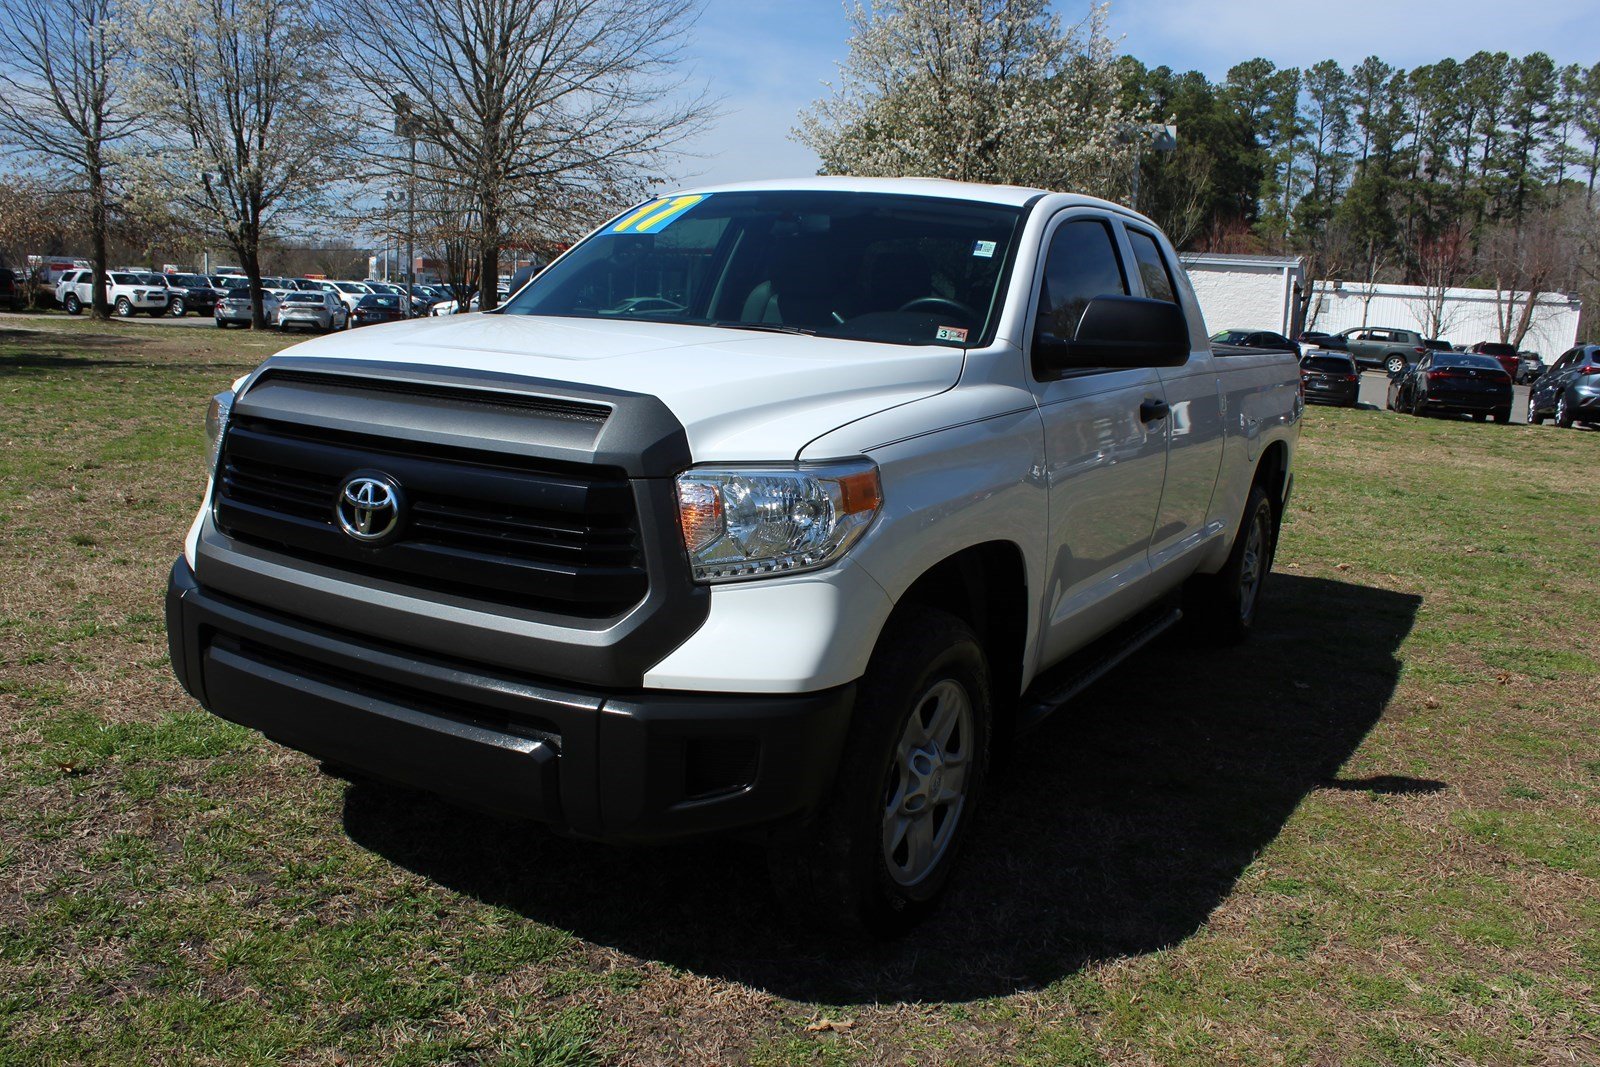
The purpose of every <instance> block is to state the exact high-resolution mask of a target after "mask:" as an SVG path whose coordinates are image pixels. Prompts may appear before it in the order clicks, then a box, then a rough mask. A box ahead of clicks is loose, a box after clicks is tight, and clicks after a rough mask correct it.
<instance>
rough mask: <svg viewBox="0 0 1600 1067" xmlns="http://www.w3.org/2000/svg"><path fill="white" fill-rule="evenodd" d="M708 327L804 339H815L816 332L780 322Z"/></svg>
mask: <svg viewBox="0 0 1600 1067" xmlns="http://www.w3.org/2000/svg"><path fill="white" fill-rule="evenodd" d="M706 325H708V326H715V327H718V328H719V329H723V330H759V331H760V332H762V333H797V334H803V335H804V336H806V337H815V336H816V334H817V331H816V330H810V329H807V328H806V327H804V326H786V325H784V324H783V323H781V322H733V321H727V322H722V321H718V322H710V323H707V324H706Z"/></svg>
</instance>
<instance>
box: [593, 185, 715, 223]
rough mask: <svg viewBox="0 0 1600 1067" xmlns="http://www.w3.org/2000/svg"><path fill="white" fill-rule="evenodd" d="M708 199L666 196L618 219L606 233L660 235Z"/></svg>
mask: <svg viewBox="0 0 1600 1067" xmlns="http://www.w3.org/2000/svg"><path fill="white" fill-rule="evenodd" d="M708 199H710V196H709V194H702V195H700V196H668V197H663V198H662V199H660V200H652V201H650V203H648V204H646V205H644V206H643V207H641V208H639V209H638V210H637V211H631V212H629V213H628V214H627V215H625V216H623V217H622V218H621V219H619V220H618V221H617V222H616V223H615V224H613V225H612V226H611V228H610V229H608V230H606V233H660V232H661V231H662V230H664V229H666V228H667V227H668V226H671V225H672V224H673V223H674V222H676V221H678V219H679V218H681V217H682V216H683V214H684V213H685V212H687V211H688V210H689V209H690V208H692V207H694V206H695V205H696V204H698V203H700V202H701V201H702V200H708Z"/></svg>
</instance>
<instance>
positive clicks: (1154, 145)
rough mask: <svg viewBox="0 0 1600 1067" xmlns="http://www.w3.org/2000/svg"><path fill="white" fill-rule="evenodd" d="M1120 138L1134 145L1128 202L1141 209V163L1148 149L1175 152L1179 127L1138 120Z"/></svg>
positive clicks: (1131, 205) (1125, 142)
mask: <svg viewBox="0 0 1600 1067" xmlns="http://www.w3.org/2000/svg"><path fill="white" fill-rule="evenodd" d="M1117 139H1118V140H1120V141H1121V142H1122V143H1123V144H1132V145H1134V146H1135V147H1134V150H1133V181H1132V182H1131V183H1130V184H1131V185H1132V196H1131V202H1130V203H1129V204H1128V206H1129V207H1131V208H1133V210H1135V211H1138V210H1139V178H1140V175H1139V170H1140V167H1139V164H1140V162H1142V161H1143V159H1144V153H1145V150H1146V149H1149V150H1150V151H1152V152H1163V153H1165V152H1173V151H1176V150H1177V148H1178V127H1176V126H1169V125H1166V124H1164V123H1160V122H1137V123H1130V124H1129V125H1128V126H1125V127H1124V128H1123V130H1122V133H1121V134H1120V135H1118V138H1117Z"/></svg>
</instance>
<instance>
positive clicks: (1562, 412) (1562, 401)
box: [1555, 393, 1572, 430]
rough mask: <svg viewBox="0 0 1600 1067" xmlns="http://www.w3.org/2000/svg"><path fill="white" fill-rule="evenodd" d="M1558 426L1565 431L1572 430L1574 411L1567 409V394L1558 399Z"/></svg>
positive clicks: (1556, 420) (1556, 418)
mask: <svg viewBox="0 0 1600 1067" xmlns="http://www.w3.org/2000/svg"><path fill="white" fill-rule="evenodd" d="M1555 422H1556V425H1557V426H1559V427H1561V428H1562V429H1563V430H1570V429H1572V409H1571V408H1569V407H1567V394H1566V393H1562V394H1561V395H1560V396H1558V397H1556V415H1555Z"/></svg>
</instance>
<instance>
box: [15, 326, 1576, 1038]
mask: <svg viewBox="0 0 1600 1067" xmlns="http://www.w3.org/2000/svg"><path fill="white" fill-rule="evenodd" d="M42 331H48V332H42ZM283 344H284V341H283V340H282V339H280V338H277V337H276V336H272V335H269V336H266V337H262V336H260V335H253V334H250V333H245V332H230V333H221V332H219V331H215V330H203V329H176V328H171V327H167V326H163V325H161V324H154V323H151V324H96V323H91V322H87V321H81V320H74V321H70V322H69V321H64V320H60V319H50V320H36V319H27V318H21V317H16V316H11V317H5V318H0V561H3V563H0V566H3V572H0V1064H6V1065H10V1064H35V1063H51V1064H98V1063H126V1064H147V1063H161V1064H166V1063H191V1062H192V1063H211V1064H228V1065H234V1064H253V1063H284V1062H288V1063H296V1064H328V1065H332V1064H351V1063H360V1064H365V1063H392V1064H436V1063H441V1064H442V1063H450V1064H488V1065H532V1064H549V1065H562V1067H578V1065H587V1064H601V1063H627V1064H647V1063H648V1064H654V1063H688V1064H698V1063H717V1064H722V1063H731V1064H742V1063H748V1064H857V1063H863V1064H865V1063H892V1064H902V1063H905V1064H921V1063H930V1064H931V1063H951V1064H993V1063H1019V1064H1039V1065H1042V1064H1063V1065H1080V1067H1081V1065H1091V1064H1119V1065H1120V1064H1208V1065H1209V1064H1216V1063H1229V1064H1232V1063H1241V1064H1254V1063H1260V1064H1277V1063H1306V1064H1349V1065H1367V1064H1370V1065H1380V1064H1381V1065H1388V1064H1394V1065H1419V1064H1435V1063H1437V1064H1458V1063H1484V1064H1523V1063H1526V1064H1560V1063H1589V1064H1593V1063H1596V1062H1600V992H1597V986H1600V496H1597V491H1596V486H1597V484H1600V483H1597V481H1596V473H1595V472H1596V470H1597V469H1600V433H1595V432H1580V431H1561V430H1555V429H1553V428H1550V427H1544V428H1535V427H1500V426H1480V425H1475V424H1471V423H1448V422H1442V421H1433V420H1419V419H1411V418H1405V417H1401V416H1395V415H1391V414H1388V413H1385V412H1377V411H1324V410H1313V411H1311V412H1310V413H1309V414H1308V416H1307V418H1306V423H1305V433H1304V438H1303V447H1302V449H1301V452H1300V457H1299V468H1298V479H1297V488H1296V492H1295V496H1294V500H1293V502H1292V506H1291V509H1290V515H1289V518H1288V521H1287V525H1286V527H1285V531H1284V539H1283V544H1282V548H1281V550H1280V552H1279V556H1278V571H1277V574H1276V575H1275V576H1274V577H1273V578H1272V579H1271V581H1270V584H1269V585H1268V587H1267V596H1268V598H1269V599H1268V601H1267V603H1266V608H1265V611H1266V615H1265V616H1264V619H1263V626H1264V632H1262V633H1261V634H1259V635H1258V637H1257V638H1256V639H1255V640H1253V641H1252V642H1251V643H1250V644H1249V645H1248V646H1246V647H1243V648H1240V649H1237V650H1231V651H1228V652H1224V653H1217V652H1208V651H1200V650H1195V649H1190V648H1187V647H1185V645H1184V643H1183V641H1182V640H1181V639H1170V640H1168V641H1167V642H1166V643H1164V644H1162V645H1160V646H1159V647H1156V648H1153V649H1150V650H1147V651H1146V652H1145V653H1143V654H1142V655H1141V656H1140V657H1139V658H1138V659H1137V660H1136V661H1135V662H1133V663H1131V664H1129V665H1128V666H1126V667H1124V668H1123V669H1121V670H1120V671H1118V672H1117V673H1116V674H1114V675H1113V676H1112V677H1110V678H1109V679H1107V680H1106V681H1104V682H1102V683H1101V684H1100V685H1098V686H1097V687H1096V688H1095V689H1094V690H1092V691H1091V692H1090V693H1089V694H1088V695H1087V696H1086V697H1085V698H1084V699H1083V700H1082V701H1080V702H1079V703H1078V705H1076V707H1075V708H1074V709H1072V711H1071V712H1069V713H1065V714H1063V715H1061V716H1058V717H1057V719H1056V720H1054V721H1052V722H1051V723H1049V724H1048V725H1047V726H1046V727H1045V728H1044V729H1043V730H1042V731H1040V732H1039V733H1038V734H1036V735H1034V737H1033V738H1032V739H1031V741H1030V743H1029V744H1028V745H1026V746H1025V747H1024V749H1023V750H1022V751H1021V752H1020V753H1019V754H1018V755H1017V756H1016V757H1015V758H1014V759H1013V760H1012V761H1011V762H1010V763H1009V765H1008V766H1006V767H1005V768H1004V769H1003V770H1002V772H1001V774H1000V777H999V779H998V780H997V781H998V784H999V788H998V789H997V790H996V792H995V793H994V794H993V795H992V796H991V797H990V798H989V802H988V803H987V805H986V807H985V808H984V809H983V810H982V812H981V813H980V815H979V820H980V821H979V824H978V826H977V827H976V828H975V834H974V847H973V848H972V850H971V851H970V852H969V854H968V856H967V862H966V864H965V867H964V870H963V872H962V873H961V874H960V876H959V877H958V880H957V883H956V884H955V886H954V892H953V894H952V897H951V899H950V901H949V906H948V907H947V908H946V909H945V910H944V911H943V912H942V913H941V914H940V915H939V916H938V917H937V918H936V919H935V920H934V921H933V922H932V923H930V924H929V925H928V926H927V927H925V928H924V929H922V930H920V931H918V932H917V933H916V934H914V935H913V936H911V937H910V938H908V939H906V940H905V941H903V942H900V943H897V944H894V945H890V946H887V947H878V948H873V949H860V948H852V947H846V946H840V945H836V944H831V943H829V942H827V941H825V940H820V939H817V938H811V937H807V936H805V935H804V934H803V933H795V932H791V931H789V930H787V929H786V928H785V927H784V926H783V925H782V924H781V923H780V922H779V921H778V920H777V917H776V915H775V912H774V904H773V900H772V898H771V894H770V891H769V889H768V888H767V884H766V880H765V874H764V869H763V866H762V862H761V857H760V855H759V852H758V851H757V850H755V849H754V848H752V847H750V846H744V845H734V844H727V843H721V842H705V843H698V844H694V845H691V846H683V847H678V848H673V849H659V850H627V849H618V848H607V847H599V846H594V845H585V844H577V843H572V842H566V841H562V840H558V839H555V838H553V837H551V836H549V835H547V834H545V833H543V832H541V831H539V830H538V829H537V828H530V827H526V826H521V825H516V824H511V823H504V822H497V821H494V820H492V819H489V818H487V817H485V816H482V815H479V814H475V813H471V812H466V811H462V810H458V809H454V808H451V807H449V806H447V805H445V804H443V803H440V802H437V801H434V800H432V799H430V798H428V797H426V796H420V795H416V794H412V793H407V792H403V791H399V790H392V789H388V788H385V787H379V786H373V785H359V786H351V785H347V784H346V783H344V782H342V781H339V780H337V779H334V778H330V777H327V776H324V775H322V774H320V773H319V772H318V769H317V766H316V764H315V763H314V762H313V761H311V760H310V759H307V758H305V757H303V756H301V755H299V754H297V753H294V752H290V751H286V750H284V749H281V748H279V747H277V746H274V745H272V744H268V743H266V742H265V741H263V740H262V739H261V738H259V737H258V736H256V735H254V734H252V733H250V732H248V731H245V730H243V729H239V728H236V727H233V726H231V725H229V724H227V723H224V722H222V721H220V720H218V719H215V718H213V717H211V716H210V715H208V714H207V713H205V712H203V711H201V710H199V709H198V708H197V707H196V706H195V705H194V704H193V703H192V702H191V701H190V700H189V699H188V698H187V697H186V696H185V695H184V694H183V693H182V691H181V690H180V689H179V688H178V685H177V684H176V682H175V681H174V680H173V678H172V676H171V673H170V671H169V669H168V666H167V655H166V644H165V634H164V629H163V624H162V618H161V594H162V591H163V588H164V582H165V576H166V571H167V568H168V566H169V565H170V563H171V561H172V559H173V557H174V556H175V555H176V553H177V552H178V549H179V542H180V539H181V536H182V533H183V530H184V529H185V526H186V524H187V522H188V520H189V518H190V516H191V514H192V512H193V509H194V507H195V505H196V503H197V498H198V494H199V492H200V488H201V486H202V483H203V474H202V470H201V467H202V462H201V451H202V434H201V426H200V424H201V415H202V413H203V409H204V403H205V399H206V397H208V396H209V395H210V394H211V393H213V392H215V391H216V390H217V389H219V388H221V387H223V386H225V385H226V383H227V382H228V381H230V380H231V379H232V378H234V377H236V376H237V375H238V374H241V373H243V372H244V371H245V370H247V369H248V368H249V367H250V366H251V365H252V364H254V363H255V362H257V361H258V360H259V359H261V358H262V357H264V356H266V355H268V354H270V353H271V352H272V351H274V350H276V349H277V348H279V347H281V346H282V345H283Z"/></svg>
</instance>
